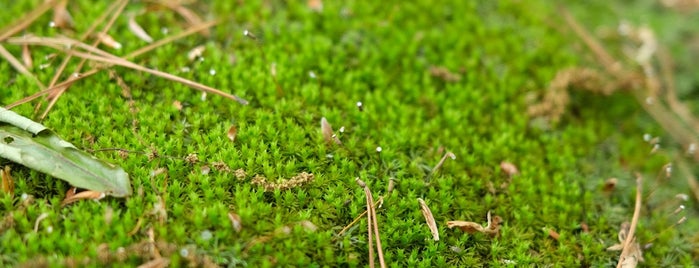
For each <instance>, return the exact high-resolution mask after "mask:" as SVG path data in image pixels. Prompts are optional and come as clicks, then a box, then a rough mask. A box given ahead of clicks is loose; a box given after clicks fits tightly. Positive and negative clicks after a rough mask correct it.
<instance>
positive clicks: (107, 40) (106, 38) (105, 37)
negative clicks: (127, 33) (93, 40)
mask: <svg viewBox="0 0 699 268" xmlns="http://www.w3.org/2000/svg"><path fill="white" fill-rule="evenodd" d="M96 37H97V39H99V40H100V43H102V44H104V45H105V46H108V47H110V48H113V49H121V43H119V42H117V41H116V40H114V38H113V37H112V36H111V35H109V34H107V33H97V35H96Z"/></svg>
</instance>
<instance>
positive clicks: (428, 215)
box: [417, 198, 439, 241]
mask: <svg viewBox="0 0 699 268" xmlns="http://www.w3.org/2000/svg"><path fill="white" fill-rule="evenodd" d="M417 201H418V202H420V211H422V216H425V221H426V222H427V226H429V227H430V232H432V239H433V240H434V241H439V230H438V229H437V223H436V222H435V221H434V216H432V211H431V210H430V208H429V207H428V206H427V204H426V203H425V200H422V198H418V199H417Z"/></svg>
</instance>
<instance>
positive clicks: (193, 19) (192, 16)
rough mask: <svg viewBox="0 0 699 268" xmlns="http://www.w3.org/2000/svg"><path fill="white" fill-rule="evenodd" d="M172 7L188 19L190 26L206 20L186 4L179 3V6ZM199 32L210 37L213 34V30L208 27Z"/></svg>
mask: <svg viewBox="0 0 699 268" xmlns="http://www.w3.org/2000/svg"><path fill="white" fill-rule="evenodd" d="M170 8H172V10H174V11H175V12H177V13H178V14H180V16H182V17H183V18H184V19H185V20H186V21H187V23H189V26H190V27H192V26H196V25H200V24H202V23H203V22H204V21H203V20H202V19H201V17H199V15H197V13H194V11H192V10H190V9H188V8H186V7H184V6H181V5H177V6H170ZM199 33H201V34H202V35H204V36H206V37H208V36H209V35H210V34H211V31H209V29H208V28H206V29H203V30H201V31H199Z"/></svg>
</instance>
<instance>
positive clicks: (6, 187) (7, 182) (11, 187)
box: [0, 166, 15, 195]
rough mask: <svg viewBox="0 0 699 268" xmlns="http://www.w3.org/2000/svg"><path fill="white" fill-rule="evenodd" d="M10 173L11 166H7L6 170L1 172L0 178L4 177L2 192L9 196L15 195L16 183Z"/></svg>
mask: <svg viewBox="0 0 699 268" xmlns="http://www.w3.org/2000/svg"><path fill="white" fill-rule="evenodd" d="M10 171H11V169H10V166H5V168H4V169H1V170H0V177H2V192H3V193H6V194H9V195H14V194H15V182H14V181H13V180H12V174H11V173H10Z"/></svg>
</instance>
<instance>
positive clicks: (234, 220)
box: [228, 212, 243, 233]
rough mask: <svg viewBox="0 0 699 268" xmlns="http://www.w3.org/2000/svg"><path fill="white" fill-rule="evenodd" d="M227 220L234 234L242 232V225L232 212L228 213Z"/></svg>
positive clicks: (238, 217)
mask: <svg viewBox="0 0 699 268" xmlns="http://www.w3.org/2000/svg"><path fill="white" fill-rule="evenodd" d="M228 219H229V220H231V226H233V230H235V232H236V233H240V231H241V230H243V224H242V223H241V220H240V216H239V215H238V214H235V213H233V212H228Z"/></svg>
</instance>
